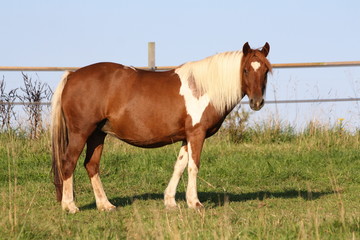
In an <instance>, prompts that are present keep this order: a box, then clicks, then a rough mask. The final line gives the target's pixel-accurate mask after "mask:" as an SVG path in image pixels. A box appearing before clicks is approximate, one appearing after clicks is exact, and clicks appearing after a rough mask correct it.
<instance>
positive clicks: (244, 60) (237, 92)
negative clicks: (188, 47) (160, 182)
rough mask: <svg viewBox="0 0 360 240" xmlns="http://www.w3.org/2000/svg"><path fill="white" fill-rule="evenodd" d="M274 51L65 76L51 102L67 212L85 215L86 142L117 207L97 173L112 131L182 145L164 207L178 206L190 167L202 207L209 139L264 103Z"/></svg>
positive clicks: (90, 169) (110, 66)
mask: <svg viewBox="0 0 360 240" xmlns="http://www.w3.org/2000/svg"><path fill="white" fill-rule="evenodd" d="M269 50H270V46H269V44H268V43H266V44H265V45H264V46H263V47H262V48H261V49H251V48H250V46H249V44H248V43H245V44H244V46H243V49H242V51H234V52H225V53H220V54H216V55H214V56H211V57H208V58H205V59H203V60H200V61H194V62H188V63H185V64H183V65H181V66H179V67H177V68H175V69H173V70H170V71H165V72H152V71H145V70H140V69H136V68H133V67H127V66H123V65H120V64H115V63H97V64H94V65H90V66H87V67H83V68H80V69H78V70H76V71H74V72H66V73H65V75H64V76H63V78H62V80H61V82H60V84H59V86H58V87H57V89H56V91H55V93H54V96H53V99H52V127H51V128H52V130H51V131H52V172H53V174H54V184H55V188H56V192H57V199H58V201H61V206H62V209H63V210H65V211H68V212H70V213H75V212H77V211H79V209H78V208H77V207H76V205H75V202H74V195H73V173H74V169H75V166H76V163H77V161H78V158H79V156H80V154H81V152H82V151H83V149H84V147H85V144H86V146H87V148H86V157H85V162H84V166H85V168H86V170H87V173H88V175H89V178H90V181H91V184H92V187H93V190H94V194H95V199H96V206H97V208H98V209H99V210H102V211H110V210H113V209H115V206H114V205H112V204H111V203H110V202H109V200H108V199H107V197H106V194H105V191H104V189H103V186H102V183H101V181H100V176H99V165H100V157H101V153H102V150H103V144H104V139H105V137H106V135H107V134H110V135H112V136H115V137H116V138H118V139H120V140H122V141H124V142H127V143H129V144H131V145H134V146H137V147H143V148H154V147H161V146H164V145H167V144H172V143H175V142H178V141H182V147H181V149H180V153H179V156H178V158H177V161H176V163H175V167H174V172H173V175H172V177H171V179H170V182H169V184H168V186H167V188H166V190H165V193H164V201H165V206H166V207H167V208H172V207H176V202H175V193H176V188H177V185H178V182H179V179H180V177H181V175H182V173H183V171H184V169H185V168H186V166H188V173H189V174H188V185H187V190H186V201H187V205H188V206H189V207H190V208H199V207H202V204H201V203H200V201H199V198H198V194H197V187H196V186H197V185H196V177H197V173H198V171H199V166H200V153H201V150H202V147H203V143H204V140H205V139H206V138H208V137H210V136H212V135H213V134H215V133H216V132H217V131H218V130H219V128H220V126H221V124H222V122H223V121H224V119H225V117H226V116H227V115H228V114H229V113H230V111H231V110H232V109H233V108H234V107H235V105H236V104H238V103H239V102H240V100H241V99H242V98H243V97H244V96H245V95H247V96H248V97H249V100H250V107H251V109H253V110H256V111H257V110H260V109H261V108H262V106H263V105H264V94H265V89H266V82H267V74H268V72H271V64H270V62H269V61H268V60H267V59H266V57H267V55H268V53H269Z"/></svg>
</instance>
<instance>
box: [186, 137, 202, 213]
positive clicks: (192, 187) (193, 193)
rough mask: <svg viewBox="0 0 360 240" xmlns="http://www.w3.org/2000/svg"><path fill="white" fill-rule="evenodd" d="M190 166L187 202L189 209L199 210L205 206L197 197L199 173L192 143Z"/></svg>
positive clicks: (189, 146) (189, 150) (189, 145)
mask: <svg viewBox="0 0 360 240" xmlns="http://www.w3.org/2000/svg"><path fill="white" fill-rule="evenodd" d="M188 154H189V165H188V175H189V176H188V177H189V179H188V186H187V189H186V202H187V204H188V207H189V208H199V207H202V206H203V205H202V204H201V203H200V201H199V198H198V195H197V187H196V177H197V173H198V171H199V169H198V167H197V166H196V164H195V162H194V159H193V157H192V149H191V144H190V142H189V143H188Z"/></svg>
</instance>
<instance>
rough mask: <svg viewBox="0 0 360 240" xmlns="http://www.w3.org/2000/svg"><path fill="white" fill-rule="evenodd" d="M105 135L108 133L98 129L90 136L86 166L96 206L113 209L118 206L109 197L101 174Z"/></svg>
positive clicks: (102, 209)
mask: <svg viewBox="0 0 360 240" xmlns="http://www.w3.org/2000/svg"><path fill="white" fill-rule="evenodd" d="M105 137H106V133H104V132H102V131H100V130H98V129H96V130H95V131H94V132H93V134H92V135H91V136H90V137H89V138H88V140H87V149H86V157H85V162H84V166H85V168H86V170H87V173H88V175H89V178H90V181H91V185H92V187H93V190H94V195H95V200H96V207H97V208H98V209H99V210H100V211H111V210H114V209H115V208H116V207H115V206H114V205H112V204H111V203H110V202H109V200H108V199H107V197H106V194H105V191H104V188H103V186H102V183H101V180H100V176H99V166H100V158H101V153H102V150H103V145H104V140H105Z"/></svg>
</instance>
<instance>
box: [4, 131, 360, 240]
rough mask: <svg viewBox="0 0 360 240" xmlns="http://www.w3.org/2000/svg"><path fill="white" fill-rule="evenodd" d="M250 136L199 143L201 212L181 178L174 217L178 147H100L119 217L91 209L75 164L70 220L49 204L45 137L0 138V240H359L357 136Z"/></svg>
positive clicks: (80, 169) (86, 181) (336, 133)
mask: <svg viewBox="0 0 360 240" xmlns="http://www.w3.org/2000/svg"><path fill="white" fill-rule="evenodd" d="M253 131H254V132H252V133H251V136H249V135H248V136H247V137H246V141H243V142H241V143H236V144H235V143H232V142H231V141H230V140H228V139H229V138H228V137H226V136H215V137H213V138H211V139H208V140H207V141H206V144H205V148H204V151H203V154H202V161H201V169H200V172H199V180H198V190H199V198H200V200H201V201H202V202H203V203H204V206H205V208H204V209H203V210H201V211H196V210H192V209H188V208H187V207H186V202H185V193H184V192H185V189H186V184H187V183H186V182H187V176H186V173H185V174H184V177H183V178H182V179H181V180H180V183H179V188H178V194H177V195H176V197H177V202H178V204H179V209H177V210H172V211H168V210H166V209H165V208H164V206H163V200H162V198H163V195H162V194H163V191H164V189H165V188H166V185H167V183H168V180H169V179H170V176H171V174H172V170H173V165H174V162H175V159H176V156H177V153H178V150H179V148H180V144H174V145H171V146H167V147H164V148H160V149H152V150H150V149H139V148H134V147H131V146H129V145H126V144H124V143H122V142H120V141H117V140H115V139H112V138H108V139H107V142H106V145H105V150H104V155H103V159H102V162H101V176H102V181H103V184H104V187H105V191H106V193H107V195H108V197H109V199H110V201H111V202H112V203H113V204H115V205H116V206H117V207H118V209H117V211H114V212H108V213H107V212H98V211H97V210H96V207H95V200H94V196H93V193H92V189H91V186H90V182H89V179H88V177H87V175H86V171H85V169H84V168H83V167H82V163H83V162H82V161H83V160H82V159H83V157H82V159H81V160H79V163H78V166H77V169H76V173H75V192H76V201H77V205H78V207H80V210H81V211H80V212H79V213H77V214H75V215H69V214H66V213H64V212H63V211H62V210H61V207H60V205H59V203H57V202H56V201H55V193H54V187H53V185H52V183H51V179H50V166H51V164H50V142H49V137H48V136H47V135H44V136H43V137H42V138H40V139H38V140H28V139H26V138H25V137H23V136H16V135H14V134H6V133H3V134H0V189H1V191H0V192H1V195H0V239H125V238H128V239H359V238H360V205H359V195H360V147H359V143H360V135H359V133H357V134H353V135H351V134H348V133H346V132H343V131H336V130H334V129H333V130H318V131H315V132H310V131H305V132H304V133H300V134H293V133H292V134H291V137H288V136H289V135H286V136H285V137H284V136H279V134H284V133H283V132H281V131H280V132H276V131H275V132H271V131H270V132H266V131H264V134H263V135H261V133H259V131H258V132H256V131H255V130H253ZM262 131H263V130H262ZM285 134H289V132H288V131H285ZM274 139H275V140H274Z"/></svg>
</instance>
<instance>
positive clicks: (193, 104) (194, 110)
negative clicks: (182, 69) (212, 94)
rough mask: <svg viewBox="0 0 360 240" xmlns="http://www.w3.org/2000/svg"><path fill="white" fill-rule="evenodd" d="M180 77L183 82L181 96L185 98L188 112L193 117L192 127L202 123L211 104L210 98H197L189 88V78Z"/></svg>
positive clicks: (206, 96) (204, 96)
mask: <svg viewBox="0 0 360 240" xmlns="http://www.w3.org/2000/svg"><path fill="white" fill-rule="evenodd" d="M179 77H180V81H181V87H180V92H179V93H180V95H181V96H184V99H185V107H186V111H187V113H188V114H189V115H190V116H191V119H192V125H193V126H195V124H197V123H199V122H200V120H201V117H202V115H203V112H204V111H205V108H206V107H207V106H208V105H209V103H210V98H209V96H208V95H207V94H204V95H202V96H201V97H199V98H197V97H195V96H194V95H193V91H192V90H191V88H190V86H189V81H188V76H181V75H179Z"/></svg>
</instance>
